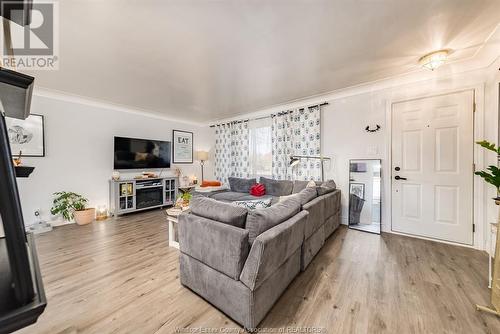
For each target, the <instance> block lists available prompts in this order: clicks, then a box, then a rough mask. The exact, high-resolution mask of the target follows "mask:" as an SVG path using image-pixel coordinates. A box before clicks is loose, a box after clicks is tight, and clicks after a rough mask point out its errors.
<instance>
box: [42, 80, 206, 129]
mask: <svg viewBox="0 0 500 334" xmlns="http://www.w3.org/2000/svg"><path fill="white" fill-rule="evenodd" d="M33 95H35V96H40V97H45V98H50V99H54V100H59V101H64V102H70V103H77V104H81V105H85V106H89V107H94V108H101V109H105V110H111V111H118V112H124V113H127V114H133V115H139V116H144V117H149V118H154V119H159V120H162V121H170V122H177V123H183V124H187V125H191V126H196V127H206V126H207V123H202V122H193V121H187V120H185V119H180V118H175V117H170V116H165V115H164V114H162V113H159V112H156V111H153V110H147V109H141V108H136V107H129V106H125V105H121V104H117V103H112V102H109V101H103V100H99V99H94V98H89V97H86V96H81V95H76V94H71V93H67V92H63V91H59V90H55V89H49V88H45V87H40V86H36V85H35V88H34V89H33Z"/></svg>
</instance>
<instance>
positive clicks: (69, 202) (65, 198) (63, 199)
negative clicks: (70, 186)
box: [50, 191, 95, 225]
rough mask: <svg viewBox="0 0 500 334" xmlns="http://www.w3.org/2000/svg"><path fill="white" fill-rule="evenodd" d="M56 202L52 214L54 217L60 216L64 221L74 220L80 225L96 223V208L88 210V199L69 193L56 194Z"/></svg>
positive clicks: (51, 210)
mask: <svg viewBox="0 0 500 334" xmlns="http://www.w3.org/2000/svg"><path fill="white" fill-rule="evenodd" d="M54 196H55V198H54V202H53V206H52V209H50V212H51V213H52V214H53V215H57V214H60V215H61V216H62V217H63V218H64V220H66V221H71V220H72V219H73V218H74V219H75V222H76V223H77V224H78V225H86V224H89V223H91V222H92V221H94V219H95V208H87V207H86V206H87V203H88V199H86V198H85V197H83V196H81V195H79V194H76V193H73V192H67V191H60V192H56V193H54Z"/></svg>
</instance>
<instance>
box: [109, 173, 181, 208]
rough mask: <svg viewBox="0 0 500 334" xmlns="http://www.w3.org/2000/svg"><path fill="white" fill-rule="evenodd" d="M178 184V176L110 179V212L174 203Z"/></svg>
mask: <svg viewBox="0 0 500 334" xmlns="http://www.w3.org/2000/svg"><path fill="white" fill-rule="evenodd" d="M178 184H179V182H178V179H177V178H176V177H163V178H148V179H133V180H117V181H115V180H110V182H109V186H110V189H109V208H110V213H111V214H113V215H115V216H116V215H122V214H126V213H131V212H136V211H141V210H146V209H152V208H159V207H162V206H167V205H174V204H175V200H176V198H177V191H178Z"/></svg>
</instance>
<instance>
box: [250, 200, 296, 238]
mask: <svg viewBox="0 0 500 334" xmlns="http://www.w3.org/2000/svg"><path fill="white" fill-rule="evenodd" d="M299 211H300V201H299V199H298V196H292V197H290V198H288V199H286V200H284V201H282V202H279V203H277V204H275V205H273V206H271V207H269V208H266V209H258V210H252V211H249V212H248V216H247V223H246V226H245V228H246V229H247V230H248V242H249V243H250V245H251V244H253V242H254V240H255V238H257V237H258V236H259V235H260V234H262V233H264V232H265V231H267V230H269V229H270V228H272V227H274V226H276V225H278V224H281V223H282V222H284V221H285V220H287V219H289V218H290V217H292V216H294V215H296V214H297V213H298V212H299Z"/></svg>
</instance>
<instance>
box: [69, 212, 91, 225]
mask: <svg viewBox="0 0 500 334" xmlns="http://www.w3.org/2000/svg"><path fill="white" fill-rule="evenodd" d="M74 214H75V222H76V223H77V224H78V225H87V224H90V223H92V222H93V221H94V219H95V209H94V208H88V209H85V210H82V211H75V213H74Z"/></svg>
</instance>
